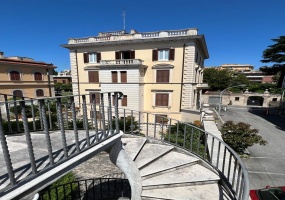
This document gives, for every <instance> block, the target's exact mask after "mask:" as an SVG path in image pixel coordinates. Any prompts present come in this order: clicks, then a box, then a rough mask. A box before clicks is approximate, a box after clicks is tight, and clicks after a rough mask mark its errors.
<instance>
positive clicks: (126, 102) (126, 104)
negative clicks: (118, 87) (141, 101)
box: [122, 95, 128, 106]
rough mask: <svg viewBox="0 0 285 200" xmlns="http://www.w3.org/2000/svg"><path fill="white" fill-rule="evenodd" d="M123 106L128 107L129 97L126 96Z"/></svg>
mask: <svg viewBox="0 0 285 200" xmlns="http://www.w3.org/2000/svg"><path fill="white" fill-rule="evenodd" d="M122 106H128V96H127V95H124V98H123V99H122Z"/></svg>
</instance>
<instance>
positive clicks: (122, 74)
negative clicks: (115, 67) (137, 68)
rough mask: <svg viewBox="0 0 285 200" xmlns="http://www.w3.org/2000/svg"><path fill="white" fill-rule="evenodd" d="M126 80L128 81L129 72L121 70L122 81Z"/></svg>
mask: <svg viewBox="0 0 285 200" xmlns="http://www.w3.org/2000/svg"><path fill="white" fill-rule="evenodd" d="M126 82H127V72H126V71H121V83H126Z"/></svg>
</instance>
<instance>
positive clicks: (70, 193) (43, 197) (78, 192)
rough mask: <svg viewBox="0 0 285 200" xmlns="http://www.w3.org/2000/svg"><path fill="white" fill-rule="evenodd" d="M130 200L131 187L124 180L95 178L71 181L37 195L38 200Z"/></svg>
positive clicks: (126, 180)
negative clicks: (121, 198)
mask: <svg viewBox="0 0 285 200" xmlns="http://www.w3.org/2000/svg"><path fill="white" fill-rule="evenodd" d="M120 197H125V198H128V199H131V187H130V184H129V181H128V179H125V178H96V179H86V180H79V181H73V182H70V183H67V184H64V185H59V186H56V187H54V188H48V189H46V190H43V191H41V192H40V193H39V200H59V199H62V200H67V199H72V200H91V199H92V200H93V199H98V200H103V199H118V198H120Z"/></svg>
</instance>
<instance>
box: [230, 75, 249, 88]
mask: <svg viewBox="0 0 285 200" xmlns="http://www.w3.org/2000/svg"><path fill="white" fill-rule="evenodd" d="M231 85H232V86H236V85H249V80H248V78H246V76H245V75H244V74H241V73H237V74H235V75H233V77H232V79H231Z"/></svg>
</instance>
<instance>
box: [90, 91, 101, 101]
mask: <svg viewBox="0 0 285 200" xmlns="http://www.w3.org/2000/svg"><path fill="white" fill-rule="evenodd" d="M89 97H90V103H93V101H94V100H95V104H100V93H99V92H96V93H90V95H89Z"/></svg>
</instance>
